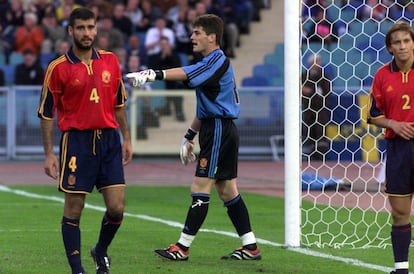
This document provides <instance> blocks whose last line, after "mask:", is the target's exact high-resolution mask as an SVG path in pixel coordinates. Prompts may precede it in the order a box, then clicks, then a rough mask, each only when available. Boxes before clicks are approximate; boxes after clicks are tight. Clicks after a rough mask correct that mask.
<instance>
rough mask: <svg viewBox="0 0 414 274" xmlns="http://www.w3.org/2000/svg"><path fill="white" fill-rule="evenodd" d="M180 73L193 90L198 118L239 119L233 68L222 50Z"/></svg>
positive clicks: (238, 104)
mask: <svg viewBox="0 0 414 274" xmlns="http://www.w3.org/2000/svg"><path fill="white" fill-rule="evenodd" d="M183 70H184V72H185V73H186V74H187V78H188V85H189V86H190V87H193V88H195V90H196V96H197V118H198V119H208V118H226V119H236V118H237V117H238V116H239V112H240V101H239V95H238V92H237V87H236V83H235V80H234V74H233V68H232V66H231V64H230V61H229V59H228V58H227V57H226V56H225V55H224V53H223V51H222V50H220V49H217V50H214V51H213V52H211V53H210V54H209V55H207V56H205V57H204V58H203V59H202V60H201V61H199V62H197V63H196V64H194V65H189V66H185V67H183Z"/></svg>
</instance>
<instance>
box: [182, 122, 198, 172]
mask: <svg viewBox="0 0 414 274" xmlns="http://www.w3.org/2000/svg"><path fill="white" fill-rule="evenodd" d="M196 134H197V131H195V130H193V129H192V128H189V129H187V132H186V134H185V136H184V138H183V140H182V142H181V149H180V159H181V163H182V164H183V165H187V164H188V163H191V162H194V161H195V160H196V159H197V157H196V155H195V154H194V152H193V149H194V142H193V139H194V137H195V136H196Z"/></svg>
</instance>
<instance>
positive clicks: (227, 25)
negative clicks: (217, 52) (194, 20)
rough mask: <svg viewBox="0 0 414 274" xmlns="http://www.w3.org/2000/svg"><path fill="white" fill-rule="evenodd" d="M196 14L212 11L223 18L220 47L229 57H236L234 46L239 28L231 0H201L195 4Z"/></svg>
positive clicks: (235, 45)
mask: <svg viewBox="0 0 414 274" xmlns="http://www.w3.org/2000/svg"><path fill="white" fill-rule="evenodd" d="M196 11H197V15H201V14H205V13H212V14H215V15H217V16H218V17H220V18H221V19H223V21H224V33H223V44H222V45H221V48H222V49H223V51H224V53H225V54H226V56H227V57H229V58H235V57H236V51H235V49H236V47H237V44H238V42H239V28H238V27H237V25H236V20H235V17H234V10H233V3H232V2H231V0H223V1H219V0H214V1H212V0H201V1H200V2H198V3H197V4H196Z"/></svg>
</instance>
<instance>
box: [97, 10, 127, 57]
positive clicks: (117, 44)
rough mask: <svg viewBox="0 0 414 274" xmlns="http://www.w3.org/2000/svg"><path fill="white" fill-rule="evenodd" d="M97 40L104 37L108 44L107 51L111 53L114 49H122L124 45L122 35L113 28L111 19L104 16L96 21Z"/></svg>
mask: <svg viewBox="0 0 414 274" xmlns="http://www.w3.org/2000/svg"><path fill="white" fill-rule="evenodd" d="M97 27H98V39H99V37H100V36H106V37H107V39H108V42H109V45H108V49H107V50H110V51H113V50H114V49H116V48H122V47H123V46H124V44H125V42H124V35H123V34H122V32H121V31H120V30H119V29H116V28H114V27H113V22H112V19H111V17H108V16H105V17H102V18H101V19H99V20H98V22H97Z"/></svg>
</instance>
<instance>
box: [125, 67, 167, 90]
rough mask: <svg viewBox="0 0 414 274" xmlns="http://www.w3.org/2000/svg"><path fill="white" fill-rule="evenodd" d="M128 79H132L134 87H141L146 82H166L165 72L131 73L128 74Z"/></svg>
mask: <svg viewBox="0 0 414 274" xmlns="http://www.w3.org/2000/svg"><path fill="white" fill-rule="evenodd" d="M126 77H127V78H129V79H132V80H133V82H132V85H133V86H134V87H141V86H142V85H143V84H145V83H146V82H154V81H155V80H164V78H165V72H164V71H163V70H155V71H154V70H152V69H147V70H142V71H138V72H130V73H127V74H126Z"/></svg>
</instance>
